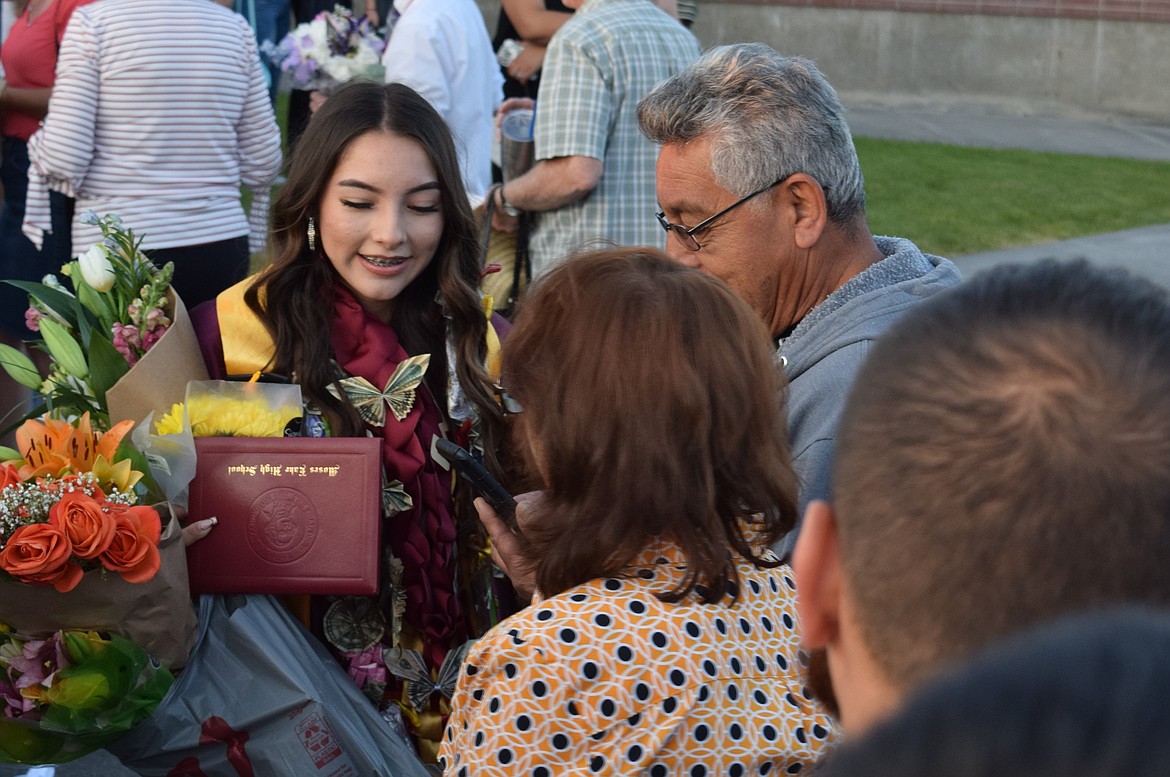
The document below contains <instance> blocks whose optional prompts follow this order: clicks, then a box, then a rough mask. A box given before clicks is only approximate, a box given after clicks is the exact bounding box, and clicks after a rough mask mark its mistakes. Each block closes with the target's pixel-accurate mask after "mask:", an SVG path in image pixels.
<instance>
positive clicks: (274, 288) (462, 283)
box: [245, 82, 503, 472]
mask: <svg viewBox="0 0 1170 777" xmlns="http://www.w3.org/2000/svg"><path fill="white" fill-rule="evenodd" d="M378 131H388V132H391V133H394V134H395V135H400V136H402V137H407V138H411V139H413V140H415V141H417V142H418V143H419V144H420V145H421V146H422V147H423V149H424V151H425V152H426V154H427V156H428V157H429V159H430V161H431V163H432V164H433V165H434V168H435V172H436V173H437V176H438V180H439V188H440V209H441V211H442V214H443V235H442V238H441V239H440V242H439V246H438V249H437V250H436V252H435V257H434V259H433V260H432V261H431V262H430V264H428V265H427V267H426V269H425V270H424V271H423V272H422V274H421V275H420V276H419V277H418V278H416V279H415V280H414V282H413V283H411V284H410V286H408V287H407V288H406V289H405V290H404V291H403V292H402V293H401V295H399V297H398V299H397V300H396V304H395V305H394V312H393V316H392V319H391V321H390V325H391V326H392V327H393V328H394V330H395V331H396V332H397V333H398V336H399V339H400V341H401V343H402V345H403V347H404V348H405V349H406V351H407V352H408V353H410V354H412V355H414V354H419V353H429V354H431V363H430V367H429V368H428V370H427V374H426V378H425V385H426V386H427V388H428V390H429V391H430V393H431V395H432V396H433V397H434V398H435V402H436V404H438V406H439V408H440V410H441V411H442V412H443V413H444V417H446V411H447V356H446V335H447V328H448V327H450V328H451V330H452V332H453V334H454V340H455V357H456V358H455V371H456V374H457V375H458V377H459V381H460V384H461V385H462V386H463V390H464V391H465V392H466V394H467V397H468V398H469V399H470V400H471V401H472V403H473V404H474V405H475V407H476V409H477V410H478V412H479V417H480V423H481V432H482V434H483V437H484V446H483V447H484V452H485V456H486V457H487V459H488V464H489V466H490V467H492V468H493V469H495V470H496V471H497V472H498V471H499V466H498V463H497V459H496V442H497V441H498V440H499V439H500V436H501V435H500V431H499V430H500V428H501V426H502V422H503V417H502V414H501V413H500V410H499V407H498V405H497V403H496V400H495V397H494V396H493V393H492V383H491V380H490V379H489V376H488V375H487V373H486V371H485V367H484V361H485V356H486V348H487V346H486V332H487V319H486V318H485V316H484V313H483V309H482V307H481V302H480V297H479V294H478V291H477V290H478V286H479V279H480V274H479V270H480V268H479V246H478V241H477V234H476V224H475V221H474V218H473V216H472V213H471V207H470V205H469V204H468V201H467V196H466V193H465V191H464V188H463V180H462V178H461V176H460V173H459V162H458V158H457V156H456V153H455V145H454V142H453V141H452V139H451V134H450V131H449V130H448V129H447V126H446V124H445V123H444V122H443V120H442V118H441V117H440V116H439V114H438V113H436V112H435V110H434V108H432V107H431V105H430V104H429V103H428V102H427V101H426V100H424V99H423V98H422V97H420V96H419V95H418V94H417V93H416V92H415V91H413V90H412V89H410V88H409V87H406V86H403V85H401V84H388V85H381V84H375V83H369V82H355V83H352V84H350V85H347V86H346V87H344V88H343V89H341V90H340V91H339V92H337V93H336V94H334V95H333V96H331V97H330V98H329V99H328V100H327V101H326V102H325V105H324V106H323V107H322V108H321V109H320V110H319V111H318V112H317V114H316V115H314V116H313V118H312V120H311V121H310V122H309V125H308V127H307V128H306V129H305V132H304V134H303V135H302V136H301V138H300V140H299V141H298V142H297V146H296V150H295V151H294V153H293V155H292V159H291V162H290V164H289V169H288V182H287V183H286V184H285V186H284V189H283V190H282V191H281V193H280V196H279V197H278V198H277V200H276V202H275V204H274V205H273V209H272V241H273V244H274V250H275V258H274V260H273V263H272V264H271V265H270V266H269V267H268V268H267V269H266V270H265V271H264V273H263V275H262V276H261V277H260V280H259V282H258V283H257V284H255V285H253V286H252V287H251V288H250V289H249V290H248V292H247V295H246V297H245V299H246V300H247V303H248V305H249V307H251V308H252V310H253V311H255V312H256V313H257V315H259V316H260V317H261V319H262V320H263V321H264V322H265V324H266V325H267V327H268V329H269V332H270V333H271V334H272V337H273V339H274V341H275V343H276V353H275V356H274V363H273V365H272V366H273V369H274V370H275V371H277V372H281V373H285V374H288V375H292V374H295V375H296V379H297V382H298V383H299V384H300V385H301V388H302V390H303V392H304V394H305V396H306V397H307V398H308V399H310V400H311V401H312V402H314V403H315V404H316V405H317V406H318V407H320V408H321V409H322V412H323V413H324V414H325V416H326V418H327V419H328V421H329V423H330V425H331V426H332V428H333V430H334V434H336V435H338V436H355V435H361V434H364V433H365V426H364V424H363V422H362V420H361V418H360V417H359V416H358V414H357V412H356V411H355V410H354V409H353V407H352V406H351V405H350V404H349V403H348V402H343V401H341V400H338V399H337V398H336V397H334V396H333V395H332V394H331V393H330V392H329V391H328V387H329V385H330V384H331V383H332V382H333V381H334V380H335V378H336V374H335V368H334V366H333V358H334V357H333V345H332V332H333V299H334V288H335V285H336V284H337V283H339V282H340V280H339V278H338V276H337V273H336V271H335V270H334V269H333V267H332V265H331V264H330V263H329V262H328V261H327V260H326V259H325V258H324V257H323V256H321V255H319V254H318V253H317V252H316V251H313V250H310V249H309V245H308V239H307V229H308V223H309V218H310V217H312V218H314V219H316V218H317V217H318V214H319V206H320V202H321V197H322V196H323V193H324V191H325V187H326V185H327V184H328V182H329V179H330V176H331V175H332V174H333V171H334V169H335V168H336V167H337V164H338V162H339V160H340V159H341V155H342V154H343V153H344V152H345V150H346V149H347V148H348V147H349V144H350V143H352V142H353V141H354V139H356V138H357V137H359V136H360V135H363V134H365V133H367V132H378ZM440 299H441V300H442V306H440V304H439V302H438V301H437V300H440ZM449 420H450V419H448V421H449Z"/></svg>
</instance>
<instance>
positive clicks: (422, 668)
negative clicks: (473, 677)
mask: <svg viewBox="0 0 1170 777" xmlns="http://www.w3.org/2000/svg"><path fill="white" fill-rule="evenodd" d="M473 642H475V640H468V641H467V642H464V643H463V644H462V645H460V646H459V647H457V648H454V649H452V650H450V651H448V652H447V657H446V658H444V659H443V666H441V667H440V668H439V679H438V680H435V679H433V678H432V677H431V673H430V671H429V670H428V669H427V665H426V662H425V661H423V657H422V656H421V655H420V654H419V652H418V651H417V650H404V649H402V648H386V649H385V650H384V651H382V660H383V661H385V662H386V668H387V669H388V670H390V674H392V675H394V676H395V677H399V678H401V679H403V680H406V681H407V685H406V695H407V696H408V697H409V698H410V706H412V707H414V709H415V711H416V712H422V711H423V710H425V709H426V708H427V706H428V705H429V704H430V701H431V695H432V694H434V693H435V692H438V693H441V694H443V695H444V696H446V697H447V698H448V699H450V698H451V697H452V696H453V695H454V693H455V684H456V683H457V682H458V680H459V670H460V669H462V668H463V658H464V657H465V656H466V655H467V650H468V648H470V647H471V644H472V643H473Z"/></svg>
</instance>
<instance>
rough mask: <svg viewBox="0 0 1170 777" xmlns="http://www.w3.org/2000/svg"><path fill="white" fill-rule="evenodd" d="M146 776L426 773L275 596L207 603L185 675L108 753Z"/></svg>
mask: <svg viewBox="0 0 1170 777" xmlns="http://www.w3.org/2000/svg"><path fill="white" fill-rule="evenodd" d="M108 749H109V751H110V752H111V753H113V754H114V755H115V756H117V757H118V758H119V759H120V760H121V761H122V763H123V764H124V765H125V766H126V767H127V768H128V769H131V770H132V771H135V772H137V773H138V774H140V775H144V776H146V777H237V776H238V777H253V775H257V776H260V775H319V777H358V776H359V775H361V776H362V777H366V776H367V775H380V776H382V777H428V771H427V769H426V767H425V766H423V764H422V762H421V761H420V760H419V759H418V756H417V755H416V754H415V752H414V749H413V747H412V746H411V745H410V744H409V743H408V742H407V741H406V739H405V737H404V736H403V735H401V734H399V733H397V732H395V730H394V729H393V728H392V727H391V724H390V723H388V722H386V721H385V720H383V719H382V717H381V716H380V715H379V714H378V712H377V710H375V709H374V706H373V705H372V704H370V701H369V700H368V699H367V698H366V697H365V696H363V695H362V694H361V692H359V691H358V689H357V688H356V687H355V686H354V685H353V683H352V682H350V679H349V678H348V677H347V676H346V675H345V673H344V672H343V671H342V670H341V667H339V666H338V665H337V663H336V662H335V661H334V660H333V658H332V657H331V656H330V655H329V654H328V653H327V652H326V650H325V648H324V647H323V646H322V645H321V644H320V643H319V642H317V640H316V639H314V638H313V637H312V636H311V635H310V634H309V633H308V631H306V630H305V629H304V627H303V626H301V624H300V623H299V622H298V621H296V620H295V619H294V618H293V617H292V616H291V615H290V614H289V613H288V612H287V611H286V610H285V609H284V607H282V606H281V605H280V604H279V603H278V602H277V601H276V600H275V599H273V598H272V597H271V596H259V595H248V596H244V595H230V596H203V597H200V601H199V635H198V638H197V641H196V643H195V649H194V650H193V651H192V653H191V657H190V660H189V661H188V664H187V668H186V669H185V670H184V671H183V672H182V673H181V674H180V675H179V676H178V678H177V679H176V680H175V684H174V685H173V686H172V687H171V690H170V692H169V693H168V694H167V696H166V697H165V698H164V699H163V700H162V703H160V704H159V706H158V708H157V709H156V710H155V711H154V714H153V715H152V716H151V717H150V718H148V719H147V720H146V721H145V722H143V723H142V724H140V725H138V726H136V727H135V728H134V729H133V730H132V731H130V733H128V734H127V735H126V736H124V737H122V738H120V739H118V740H117V741H115V742H114V743H113V744H112V745H110V746H109V747H108Z"/></svg>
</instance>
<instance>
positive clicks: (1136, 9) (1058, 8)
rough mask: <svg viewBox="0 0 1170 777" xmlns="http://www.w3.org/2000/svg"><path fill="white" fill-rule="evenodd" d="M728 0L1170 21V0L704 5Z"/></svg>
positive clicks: (816, 3)
mask: <svg viewBox="0 0 1170 777" xmlns="http://www.w3.org/2000/svg"><path fill="white" fill-rule="evenodd" d="M726 2H736V3H740V4H748V5H787V6H797V7H803V8H858V9H865V10H884V11H917V12H924V13H956V14H988V15H998V16H1040V17H1049V18H1062V19H1101V20H1107V21H1121V22H1166V23H1170V0H702V5H708V4H712V5H713V4H717V3H726Z"/></svg>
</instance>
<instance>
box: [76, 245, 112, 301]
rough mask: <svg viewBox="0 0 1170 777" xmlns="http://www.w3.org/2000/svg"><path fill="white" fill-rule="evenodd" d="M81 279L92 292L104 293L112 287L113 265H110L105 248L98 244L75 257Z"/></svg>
mask: <svg viewBox="0 0 1170 777" xmlns="http://www.w3.org/2000/svg"><path fill="white" fill-rule="evenodd" d="M77 264H78V265H79V266H80V267H81V277H82V278H84V279H85V282H86V283H88V284H89V285H90V287H91V288H92V289H93V290H94V291H99V292H105V291H109V290H110V289H112V288H113V287H114V265H112V264H110V259H109V256H108V255H107V254H106V248H105V246H103V245H102V244H101V243H98V244H96V245H94V246H92V247H90V249H89V250H88V251H86V252H85V253H84V254H82V255H81V256H79V257H77Z"/></svg>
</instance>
